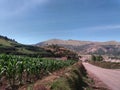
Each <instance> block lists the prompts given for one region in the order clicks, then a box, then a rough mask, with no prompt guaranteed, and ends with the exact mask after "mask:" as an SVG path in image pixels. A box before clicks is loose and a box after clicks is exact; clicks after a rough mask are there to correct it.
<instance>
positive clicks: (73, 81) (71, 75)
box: [51, 64, 88, 90]
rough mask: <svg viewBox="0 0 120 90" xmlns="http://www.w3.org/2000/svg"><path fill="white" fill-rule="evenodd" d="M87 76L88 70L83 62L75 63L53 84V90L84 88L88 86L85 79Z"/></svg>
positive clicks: (81, 89)
mask: <svg viewBox="0 0 120 90" xmlns="http://www.w3.org/2000/svg"><path fill="white" fill-rule="evenodd" d="M85 76H86V70H85V68H84V66H83V65H82V64H76V65H73V66H71V67H69V69H68V70H67V72H66V73H65V75H63V76H62V77H60V78H59V79H57V80H55V81H54V82H53V83H52V84H51V90H83V88H84V87H87V86H88V85H87V84H86V83H85V82H84V80H83V77H85Z"/></svg>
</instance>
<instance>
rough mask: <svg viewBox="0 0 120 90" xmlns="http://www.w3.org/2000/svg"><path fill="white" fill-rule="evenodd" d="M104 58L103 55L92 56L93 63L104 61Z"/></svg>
mask: <svg viewBox="0 0 120 90" xmlns="http://www.w3.org/2000/svg"><path fill="white" fill-rule="evenodd" d="M103 59H104V58H103V57H102V56H101V55H92V56H91V60H92V61H103Z"/></svg>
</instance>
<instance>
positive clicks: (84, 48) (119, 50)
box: [36, 39, 120, 56]
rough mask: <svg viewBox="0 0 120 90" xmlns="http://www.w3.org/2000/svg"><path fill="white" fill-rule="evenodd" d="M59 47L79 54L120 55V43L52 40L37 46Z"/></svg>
mask: <svg viewBox="0 0 120 90" xmlns="http://www.w3.org/2000/svg"><path fill="white" fill-rule="evenodd" d="M52 44H53V45H59V46H63V47H65V48H67V49H70V50H72V51H75V52H77V53H79V54H100V55H117V56H118V55H120V42H117V41H107V42H93V41H79V40H71V39H70V40H60V39H51V40H47V41H44V42H40V43H37V44H36V46H46V45H52Z"/></svg>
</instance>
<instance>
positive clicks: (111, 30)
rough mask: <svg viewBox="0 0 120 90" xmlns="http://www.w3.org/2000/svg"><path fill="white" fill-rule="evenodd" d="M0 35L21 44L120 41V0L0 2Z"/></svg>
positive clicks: (20, 0)
mask: <svg viewBox="0 0 120 90" xmlns="http://www.w3.org/2000/svg"><path fill="white" fill-rule="evenodd" d="M0 35H4V36H7V37H10V38H12V39H15V40H16V41H18V42H20V43H23V44H35V43H38V42H41V41H44V40H48V39H53V38H57V39H64V40H67V39H73V40H74V39H75V40H87V41H109V40H116V41H120V0H0Z"/></svg>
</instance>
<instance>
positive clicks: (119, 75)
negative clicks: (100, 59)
mask: <svg viewBox="0 0 120 90" xmlns="http://www.w3.org/2000/svg"><path fill="white" fill-rule="evenodd" d="M83 65H84V66H85V68H86V70H87V71H89V72H91V73H93V74H94V75H95V76H96V77H97V78H99V79H100V80H101V81H102V82H103V83H104V84H106V85H107V86H108V87H109V88H110V89H111V90H120V70H110V69H103V68H100V67H96V66H93V65H91V64H89V63H83Z"/></svg>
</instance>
